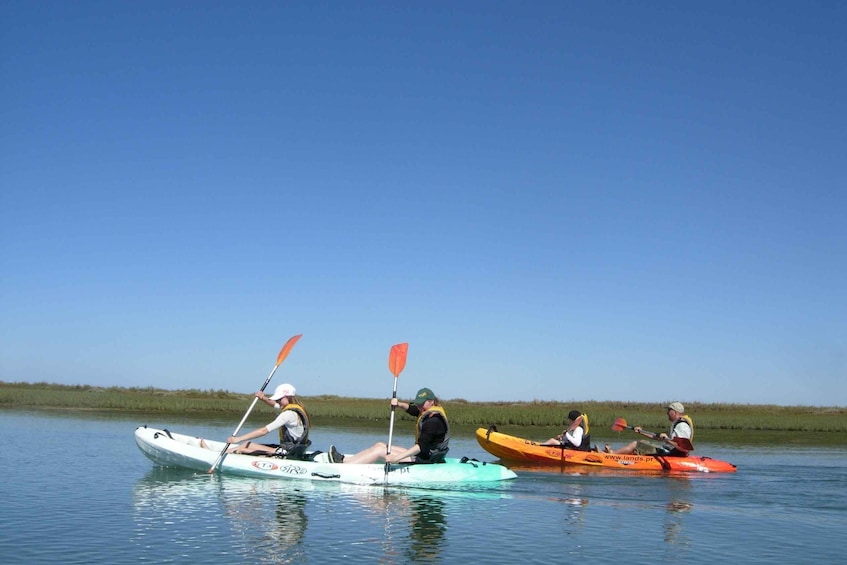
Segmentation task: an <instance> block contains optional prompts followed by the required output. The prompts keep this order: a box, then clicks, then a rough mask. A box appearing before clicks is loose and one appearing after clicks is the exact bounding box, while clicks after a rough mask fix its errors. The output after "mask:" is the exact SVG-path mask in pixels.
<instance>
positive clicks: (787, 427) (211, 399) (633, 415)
mask: <svg viewBox="0 0 847 565" xmlns="http://www.w3.org/2000/svg"><path fill="white" fill-rule="evenodd" d="M252 399H253V395H252V394H241V393H233V392H227V391H223V390H205V391H203V390H196V389H192V390H164V389H158V388H152V387H148V388H122V387H109V388H102V387H94V386H88V385H70V386H69V385H58V384H48V383H35V384H31V383H8V382H3V381H0V409H2V408H30V409H68V410H90V411H104V412H110V411H111V412H118V411H119V412H122V413H137V414H144V415H151V414H156V415H168V414H174V415H179V416H183V417H184V416H196V417H198V418H203V417H211V416H214V417H215V418H216V419H219V418H221V417H227V415H231V416H232V420H233V422H237V421H238V420H239V419H240V418H241V417H242V416H243V415H244V412H245V411H246V409H247V407H248V406H249V405H250V402H252ZM300 400H301V401H302V402H303V404H304V405H305V406H306V407H307V409H308V410H309V413H310V414H311V415H312V418H313V420H314V421H315V423H317V424H319V423H320V422H322V421H323V422H327V421H338V420H342V421H351V423H353V422H360V423H362V424H366V423H368V422H370V423H374V424H383V423H385V421H386V419H387V414H388V408H387V399H385V398H381V399H374V398H342V397H338V396H310V397H301V398H300ZM685 404H686V408H687V410H688V412H689V413H690V414H691V415H692V417H693V418H694V421H695V424H696V430H697V437H698V438H699V439H702V440H706V441H724V440H726V441H733V442H735V441H736V440H737V438H738V437H739V432H742V433H743V437H744V439H745V441H751V442H753V443H760V442H772V441H775V438H774V436H773V434H772V433H767V432H791V433H790V434H785V433H781V434H780V438H779V441H790V442H791V443H804V442H805V443H809V442H810V440H811V442H813V443H816V444H847V434H845V433H844V432H847V408H845V407H813V406H772V405H749V404H706V403H696V402H694V403H689V402H686V403H685ZM444 405H445V407H446V408H447V410H448V413H449V415H450V422H451V425H453V426H454V428H455V429H456V430H457V431H468V430H470V431H472V430H473V429H475V428H477V427H480V426H482V427H488V426H489V425H491V424H494V425H496V426H497V427H498V428H500V429H501V430H502V431H507V433H514V434H515V435H526V436H531V437H534V438H541V437H542V436H544V437H545V438H546V437H549V435H551V434H553V433H554V432H555V433H558V432H559V431H561V429H560V428H561V427H562V425H563V424H564V422H565V415H566V414H567V413H568V411H569V410H571V409H574V408H576V409H579V410H582V411H583V412H585V413H587V414H588V415H589V419H590V422H591V427H592V435H594V436H597V437H598V438H604V437H605V438H619V437H621V436H617V435H614V434H612V433H611V432H609V429H610V427H611V425H612V422H614V420H615V418H619V417H622V418H625V419H626V420H627V423H629V424H630V425H640V426H642V427H644V428H645V429H648V430H651V431H663V430H665V429H666V427H667V425H668V422H667V418H666V417H665V413H664V410H663V406H662V404H661V403H653V404H648V403H634V402H596V401H586V402H568V403H563V402H546V401H533V402H467V401H465V400H461V399H454V400H447V401H444ZM397 417H398V418H401V419H411V418H410V417H409V416H408V415H406V414H405V413H403V412H402V411H398V412H397ZM631 435H634V434H631ZM756 438H760V439H759V440H757V439H756ZM622 439H629V438H628V437H625V438H622Z"/></svg>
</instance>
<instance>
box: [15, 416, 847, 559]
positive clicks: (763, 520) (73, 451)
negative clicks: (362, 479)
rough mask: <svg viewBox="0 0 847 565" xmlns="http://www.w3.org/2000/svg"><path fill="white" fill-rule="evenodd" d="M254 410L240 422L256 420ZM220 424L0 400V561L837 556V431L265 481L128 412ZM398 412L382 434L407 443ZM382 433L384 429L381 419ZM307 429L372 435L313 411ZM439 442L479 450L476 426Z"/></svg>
mask: <svg viewBox="0 0 847 565" xmlns="http://www.w3.org/2000/svg"><path fill="white" fill-rule="evenodd" d="M264 423H265V422H264V421H262V420H261V419H258V420H253V419H252V418H251V420H250V421H249V422H248V424H247V425H246V428H249V429H252V428H254V427H258V426H261V425H263V424H264ZM141 424H149V425H152V426H161V427H167V428H169V429H172V430H175V431H179V432H183V433H190V434H195V435H198V436H204V437H213V438H217V439H222V438H225V437H226V436H227V435H229V434H230V433H231V432H232V428H233V427H234V425H235V424H237V422H235V423H219V424H205V425H198V424H197V423H190V422H174V421H173V420H170V421H155V420H153V419H151V420H149V421H138V420H136V419H134V418H133V419H128V418H118V419H116V418H104V417H92V416H88V417H86V416H75V415H55V414H45V413H43V412H39V413H33V412H20V411H9V410H0V429H2V430H3V436H4V438H5V440H6V441H7V443H8V446H9V447H10V449H8V450H7V451H6V453H4V454H3V455H2V458H0V473H2V478H3V480H2V481H0V500H2V506H0V556H2V558H0V561H2V562H4V563H135V562H138V561H143V562H151V563H201V562H202V563H246V562H258V563H265V562H267V563H349V562H350V560H351V559H352V560H353V561H352V562H363V561H364V562H379V563H408V562H428V563H433V562H438V563H467V562H469V561H470V562H487V563H515V562H518V561H520V562H523V563H550V562H564V561H566V560H568V561H569V560H571V559H584V560H587V561H588V562H591V563H616V562H618V561H620V560H621V559H622V558H623V556H622V555H621V552H626V553H627V555H626V557H625V559H626V560H627V561H628V562H634V563H655V562H656V561H657V560H668V561H675V562H687V563H706V562H719V561H723V562H741V561H747V562H773V563H776V562H780V563H781V562H785V560H786V558H789V561H791V559H790V558H792V557H793V558H794V559H795V560H797V561H803V562H813V561H821V562H824V563H832V562H840V561H841V559H842V554H843V552H842V543H843V539H844V535H845V532H847V468H845V467H847V466H845V463H847V449H844V448H837V449H833V448H827V449H811V448H810V449H798V448H790V449H788V450H782V449H763V448H755V449H748V450H741V449H737V448H728V447H721V446H717V445H703V444H698V452H701V453H703V454H706V455H710V456H712V457H716V458H721V459H726V460H729V461H732V462H733V463H736V464H737V465H738V466H739V472H738V473H736V474H734V475H693V476H690V477H667V476H644V475H635V474H633V475H625V474H608V473H596V472H594V473H590V474H577V473H573V474H571V473H566V474H562V473H559V472H558V471H552V472H551V471H547V472H544V471H533V470H520V469H519V470H518V474H519V478H518V479H517V480H516V481H511V482H508V483H504V484H502V485H500V486H499V487H498V488H495V489H490V488H489V489H473V490H468V491H427V490H415V489H393V490H386V489H383V488H377V487H351V486H344V485H337V484H318V485H314V484H311V483H293V482H282V481H263V480H256V479H243V478H231V477H223V478H221V477H218V476H209V475H206V474H195V473H192V472H190V471H180V470H174V469H161V468H156V467H154V466H153V464H152V462H150V461H149V460H148V459H147V458H146V457H144V456H143V455H142V454H141V452H140V451H139V450H138V448H137V447H136V445H135V441H134V438H133V431H134V430H135V428H136V427H137V426H138V425H141ZM405 426H408V422H402V423H401V424H400V426H399V428H400V430H399V431H400V432H401V433H400V434H399V435H398V433H397V432H398V428H395V440H394V443H395V445H402V446H407V445H410V442H409V439H410V438H409V436H407V435H403V433H405V432H407V431H408V430H406V429H404V428H405ZM385 435H386V436H387V432H386V434H385ZM312 438H313V441H314V444H315V447H318V448H324V449H325V448H326V446H328V444H329V443H330V441H331V442H333V443H336V444H337V445H339V446H340V447H341V448H342V449H343V450H345V451H348V452H350V451H353V450H356V449H359V448H362V447H365V446H367V445H370V443H372V442H373V441H375V440H377V439H382V440H384V439H385V438H384V437H377V436H376V435H375V434H374V432H372V431H368V432H350V431H343V430H340V429H331V428H326V427H322V428H321V429H315V430H314V431H313V433H312ZM451 445H452V446H453V448H452V449H451V453H455V454H456V455H466V456H469V457H476V458H478V459H481V460H486V461H490V460H492V457H491V456H490V455H488V454H487V453H486V452H485V451H483V450H482V449H481V448H480V447H479V446H478V445H477V443H476V440H475V439H473V438H472V437H459V438H456V439H454V440H453V442H452V443H451Z"/></svg>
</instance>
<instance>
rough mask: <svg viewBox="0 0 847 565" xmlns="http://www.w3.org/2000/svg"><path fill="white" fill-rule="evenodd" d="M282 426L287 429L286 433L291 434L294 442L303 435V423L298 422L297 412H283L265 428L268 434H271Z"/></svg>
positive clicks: (304, 430)
mask: <svg viewBox="0 0 847 565" xmlns="http://www.w3.org/2000/svg"><path fill="white" fill-rule="evenodd" d="M283 426H285V427H286V428H288V433H290V434H291V437H293V438H294V439H295V441H296V440H299V439H300V438H302V437H303V434H304V433H305V432H306V429H305V427H304V426H303V422H301V421H300V416H298V415H297V412H295V411H294V410H283V411H282V413H281V414H280V415H279V416H277V417H276V419H275V420H274V421H273V422H271V423H270V424H268V425H267V426H265V427H266V428H267V429H268V432H272V431H274V430H278V429H279V428H281V427H283Z"/></svg>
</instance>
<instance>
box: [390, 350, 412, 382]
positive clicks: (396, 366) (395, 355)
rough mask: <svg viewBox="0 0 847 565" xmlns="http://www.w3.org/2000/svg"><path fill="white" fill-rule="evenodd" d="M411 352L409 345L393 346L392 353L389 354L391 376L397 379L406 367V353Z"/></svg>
mask: <svg viewBox="0 0 847 565" xmlns="http://www.w3.org/2000/svg"><path fill="white" fill-rule="evenodd" d="M408 352H409V344H408V343H398V344H397V345H392V346H391V352H390V353H389V354H388V370H390V371H391V374H392V375H394V376H395V377H397V376H398V375H399V374H400V371H402V370H403V367H405V366H406V353H408Z"/></svg>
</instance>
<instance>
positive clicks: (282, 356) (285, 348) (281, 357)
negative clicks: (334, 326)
mask: <svg viewBox="0 0 847 565" xmlns="http://www.w3.org/2000/svg"><path fill="white" fill-rule="evenodd" d="M301 337H303V334H298V335H295V336H294V337H292V338H291V339H289V340H288V341H286V342H285V345H283V346H282V349H280V350H279V355H277V356H276V365H274V368H273V370H272V371H271V374H270V375H268V378H267V379H265V384H263V385H262V388H260V389H259V391H260V392H264V391H265V388H266V387H267V386H268V383H269V382H271V377H273V376H274V373H276V370H277V369H278V368H279V366H280V365H282V362H283V361H285V358H286V357H288V354H289V352H291V348H292V347H294V344H295V343H297V340H298V339H300V338H301ZM258 401H259V397H258V396H254V397H253V402H252V403H251V404H250V408H248V409H247V412H246V413H245V414H244V417H243V418H241V421H240V422H239V423H238V427H236V428H235V431H234V432H232V435H238V430H240V429H241V426H243V425H244V422H245V421H246V420H247V416H249V415H250V412H252V411H253V407H254V406H256V402H258ZM227 449H229V444H228V443H227V444H226V445H225V446H224V448H223V449H221V452H220V454H218V458H217V459H215V462H214V463H212V466H211V467H210V468H209V473H210V474H211V473H214V472H215V468H216V467H217V466H218V464H219V463H220V462H221V460H222V459H223V458H224V455H226V450H227Z"/></svg>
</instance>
